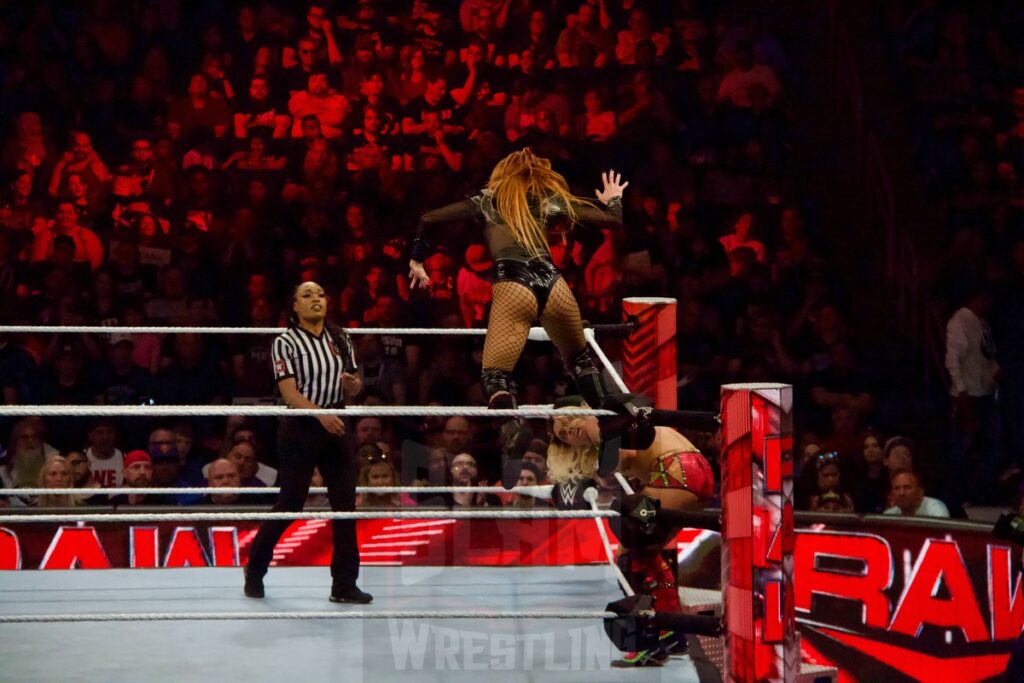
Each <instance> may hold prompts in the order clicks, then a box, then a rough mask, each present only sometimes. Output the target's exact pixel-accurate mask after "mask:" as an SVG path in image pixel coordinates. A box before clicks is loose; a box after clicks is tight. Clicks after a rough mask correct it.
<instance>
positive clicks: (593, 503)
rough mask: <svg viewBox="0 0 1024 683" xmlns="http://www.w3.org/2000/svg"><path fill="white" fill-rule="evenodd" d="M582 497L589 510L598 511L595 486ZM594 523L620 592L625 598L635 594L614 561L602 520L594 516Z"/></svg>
mask: <svg viewBox="0 0 1024 683" xmlns="http://www.w3.org/2000/svg"><path fill="white" fill-rule="evenodd" d="M583 499H584V500H586V501H587V502H588V503H590V509H591V510H593V511H594V512H598V507H597V489H596V488H594V487H593V486H591V487H590V488H588V489H587V490H586V491H584V492H583ZM594 524H597V533H599V534H600V535H601V545H603V546H604V555H605V557H606V558H608V564H610V565H611V567H612V571H613V572H615V580H616V581H618V582H619V587H620V588H622V592H623V593H625V594H626V597H627V598H631V597H633V596H634V595H636V594H635V593H634V592H633V588H632V586H630V585H629V580H627V579H626V575H625V574H623V573H622V568H621V567H619V563H618V562H616V561H615V551H614V550H612V543H611V541H609V540H608V532H607V531H605V528H604V522H603V521H601V520H600V519H599V518H597V517H595V518H594Z"/></svg>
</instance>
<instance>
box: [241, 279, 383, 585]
mask: <svg viewBox="0 0 1024 683" xmlns="http://www.w3.org/2000/svg"><path fill="white" fill-rule="evenodd" d="M326 315H327V299H326V297H325V296H324V290H323V287H321V286H320V285H318V284H317V283H315V282H303V283H302V284H301V285H299V286H298V287H297V288H296V289H295V292H294V293H293V294H292V304H291V309H290V311H289V313H288V331H286V332H285V333H284V334H281V335H280V336H278V337H277V338H276V339H275V340H274V344H273V347H272V349H271V358H272V359H273V363H274V377H275V379H276V380H277V386H278V388H279V389H280V391H281V398H283V399H284V401H285V403H287V404H288V405H289V406H291V407H292V408H340V407H344V405H345V397H346V396H348V397H351V396H354V395H355V394H357V393H359V390H360V389H361V388H362V382H361V380H360V379H359V376H358V374H357V372H358V366H357V364H356V358H355V351H354V349H353V346H352V341H351V339H350V338H349V336H348V335H347V334H346V333H345V331H344V330H342V329H341V328H340V327H337V326H335V325H333V324H331V323H328V322H327V321H326ZM277 448H278V457H279V459H280V483H281V494H280V496H279V497H278V499H277V504H276V505H275V506H274V511H275V512H298V511H299V510H302V507H303V505H304V503H305V502H306V496H307V495H308V493H309V483H310V479H311V478H312V476H313V468H314V467H319V468H320V473H321V475H322V476H323V479H324V483H325V484H326V485H327V497H328V499H329V500H330V503H331V510H335V511H351V510H354V509H355V496H356V472H357V468H356V463H355V457H354V456H353V452H352V447H351V444H350V443H349V439H348V438H347V437H346V435H345V423H344V422H342V420H341V418H339V417H338V416H337V415H322V416H318V417H315V418H313V417H282V418H281V421H280V423H279V425H278V430H277ZM290 523H291V522H290V521H288V520H272V521H268V522H264V523H263V525H262V526H261V527H260V530H259V533H257V534H256V538H255V539H253V542H252V547H251V548H250V550H249V564H248V566H247V567H246V568H245V595H246V596H247V597H250V598H262V597H263V594H264V591H263V577H264V575H266V573H267V568H268V567H269V566H270V561H271V559H273V556H274V546H275V545H276V544H277V541H278V539H279V538H281V534H283V533H284V531H285V529H287V528H288V525H289V524H290ZM333 525H334V554H333V556H332V558H331V579H332V585H331V596H330V599H331V602H353V603H359V604H366V603H368V602H370V601H372V600H373V596H372V595H370V594H369V593H364V592H363V591H361V590H359V588H357V587H356V578H358V576H359V548H358V546H357V545H356V522H355V520H352V519H336V520H334V522H333Z"/></svg>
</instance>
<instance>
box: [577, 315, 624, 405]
mask: <svg viewBox="0 0 1024 683" xmlns="http://www.w3.org/2000/svg"><path fill="white" fill-rule="evenodd" d="M583 338H584V339H586V340H587V343H589V344H590V348H592V349H594V353H595V354H597V359H598V360H599V361H601V364H602V365H604V369H605V370H607V371H608V374H609V375H611V378H612V381H613V382H615V386H617V387H618V388H619V391H621V392H623V393H626V394H628V393H629V388H628V387H627V386H626V383H625V382H623V381H622V377H620V376H619V373H618V372H616V370H615V366H614V365H612V362H611V361H610V360H608V356H606V355H604V350H603V349H602V348H601V345H600V344H598V343H597V337H596V336H595V335H594V330H592V329H590V328H588V327H584V328H583Z"/></svg>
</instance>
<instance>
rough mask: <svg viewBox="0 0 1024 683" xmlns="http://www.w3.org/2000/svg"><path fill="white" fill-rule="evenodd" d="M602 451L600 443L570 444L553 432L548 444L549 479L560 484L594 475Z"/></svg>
mask: <svg viewBox="0 0 1024 683" xmlns="http://www.w3.org/2000/svg"><path fill="white" fill-rule="evenodd" d="M587 407H588V406H587V405H586V403H584V404H583V405H581V406H579V407H578V408H577V407H567V408H563V409H562V410H565V411H571V410H582V409H584V408H587ZM600 453H601V446H600V445H598V444H593V445H590V446H570V445H569V444H567V443H565V442H564V441H562V440H561V439H559V438H558V437H557V436H555V435H554V433H552V434H551V442H550V443H549V444H548V479H549V480H550V481H551V482H552V483H553V484H560V483H562V482H569V481H574V480H576V479H582V478H585V477H593V476H594V475H595V474H596V473H597V465H598V460H599V456H600Z"/></svg>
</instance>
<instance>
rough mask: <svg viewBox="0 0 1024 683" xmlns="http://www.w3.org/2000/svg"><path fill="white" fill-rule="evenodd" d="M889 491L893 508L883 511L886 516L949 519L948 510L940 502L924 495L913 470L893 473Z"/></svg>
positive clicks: (919, 481)
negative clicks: (890, 491)
mask: <svg viewBox="0 0 1024 683" xmlns="http://www.w3.org/2000/svg"><path fill="white" fill-rule="evenodd" d="M891 490H892V493H891V495H892V502H893V506H892V507H890V508H887V509H886V510H885V514H887V515H909V516H914V517H949V510H947V509H946V505H945V504H944V503H943V502H942V501H941V500H939V499H938V498H929V497H928V496H926V495H924V488H922V486H921V480H920V479H919V478H918V476H917V474H915V473H914V471H913V470H897V471H896V472H894V473H893V475H892V480H891Z"/></svg>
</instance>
